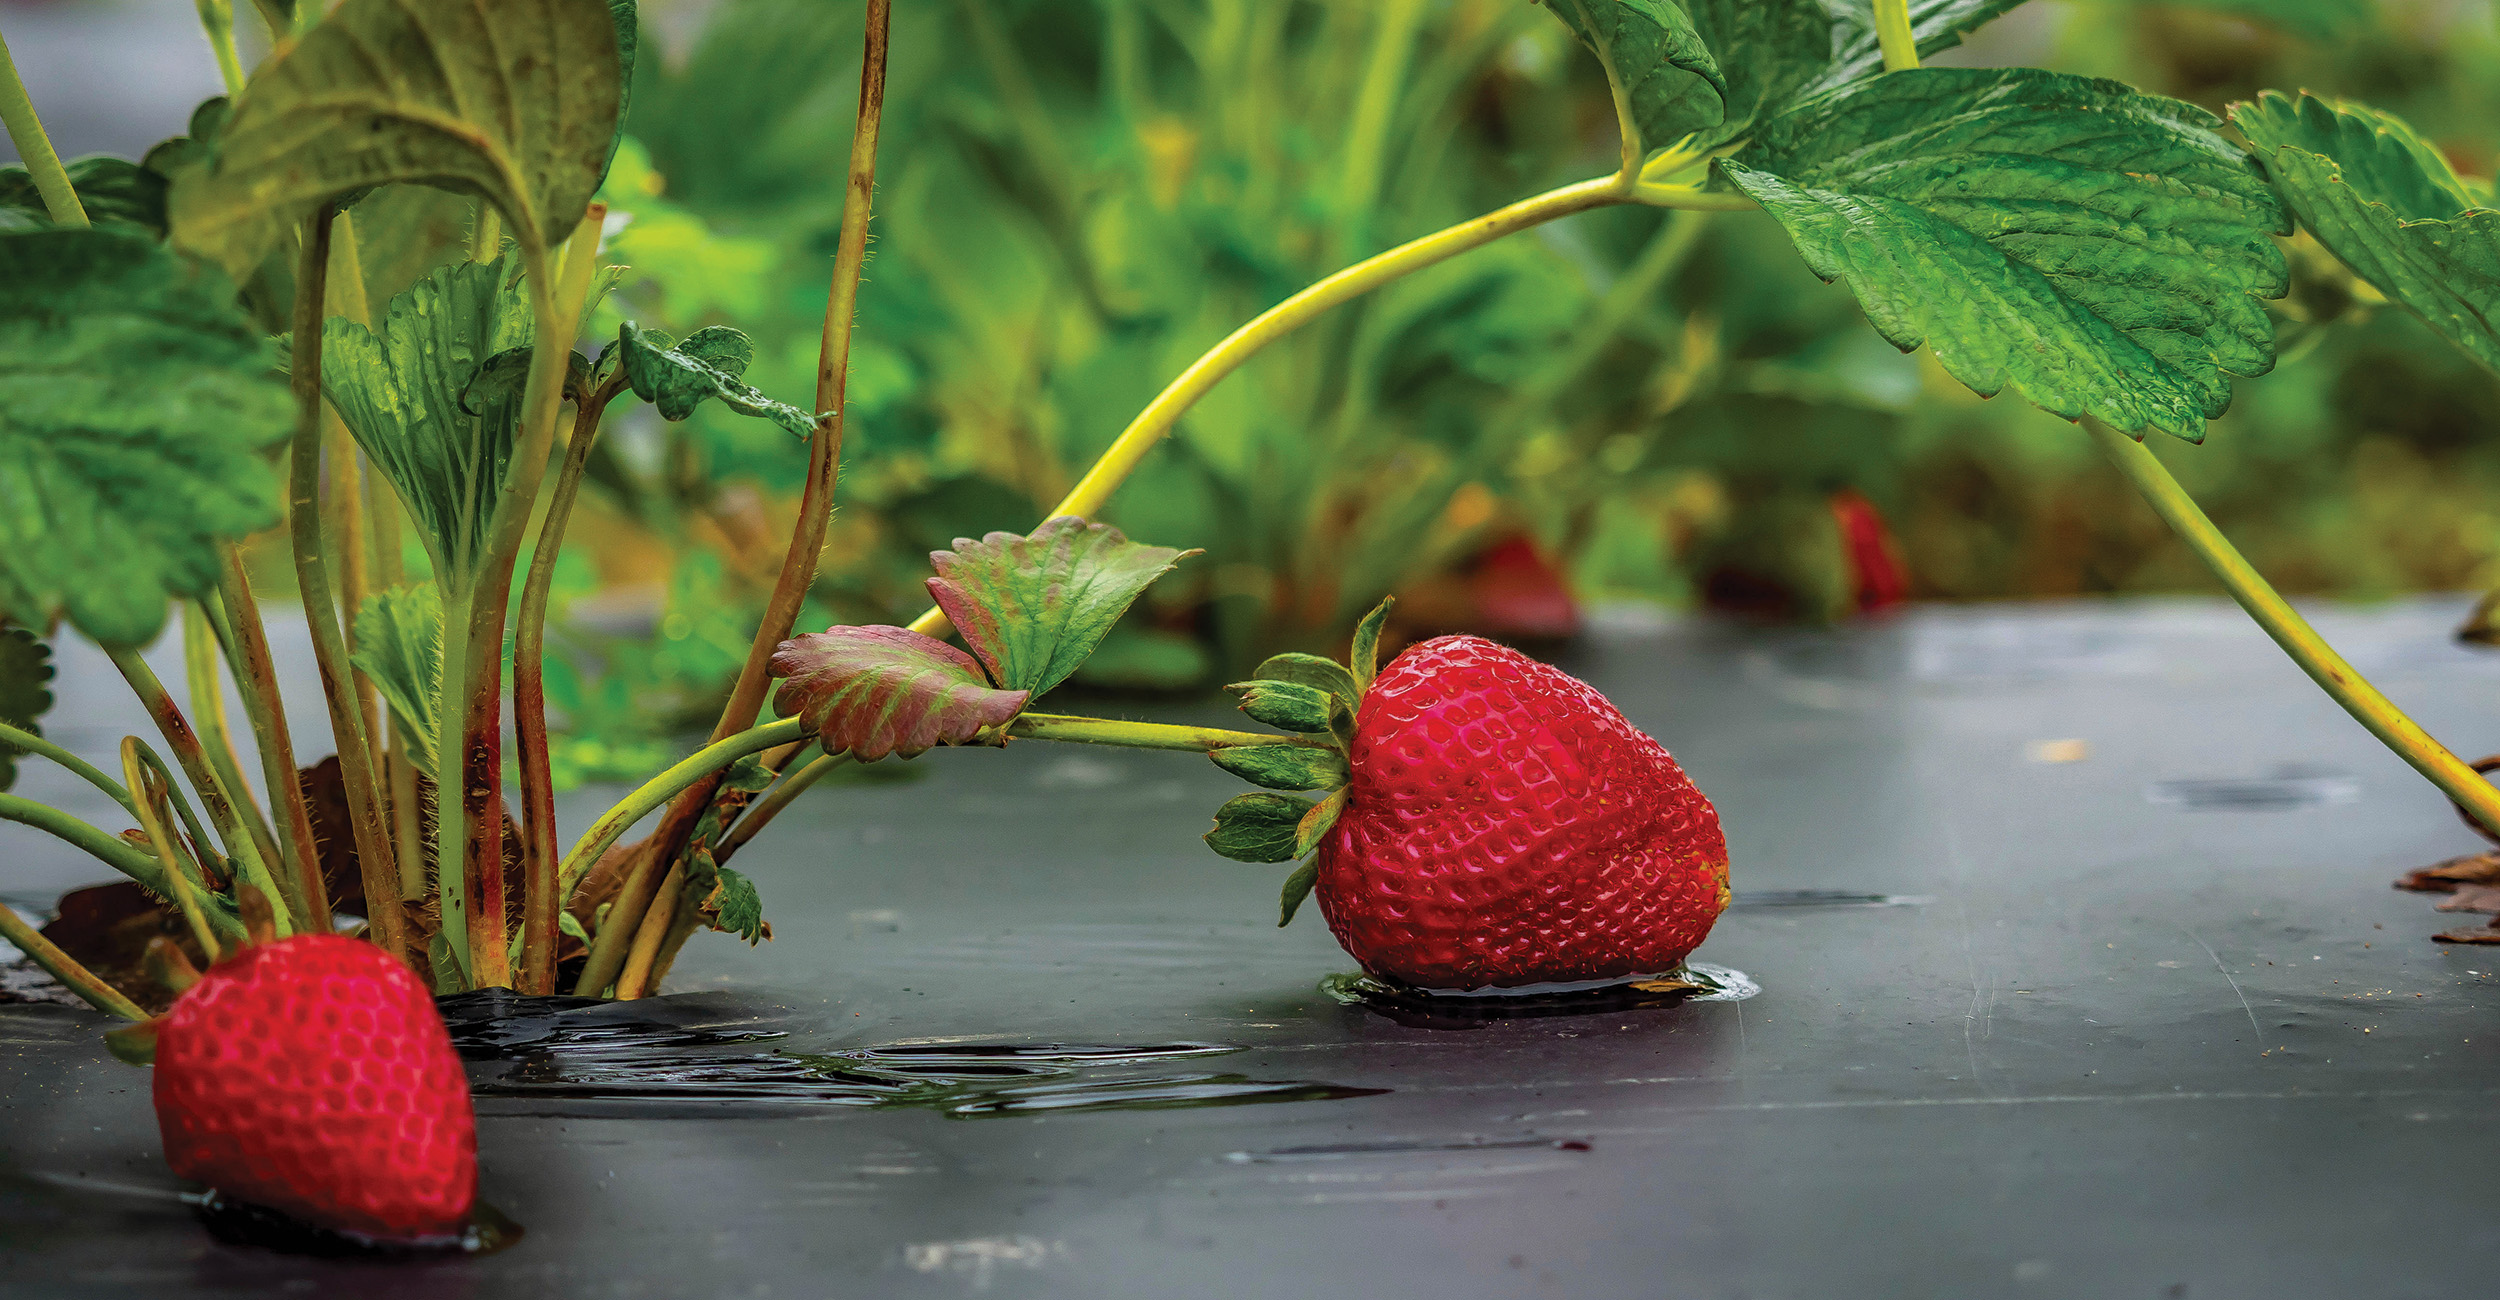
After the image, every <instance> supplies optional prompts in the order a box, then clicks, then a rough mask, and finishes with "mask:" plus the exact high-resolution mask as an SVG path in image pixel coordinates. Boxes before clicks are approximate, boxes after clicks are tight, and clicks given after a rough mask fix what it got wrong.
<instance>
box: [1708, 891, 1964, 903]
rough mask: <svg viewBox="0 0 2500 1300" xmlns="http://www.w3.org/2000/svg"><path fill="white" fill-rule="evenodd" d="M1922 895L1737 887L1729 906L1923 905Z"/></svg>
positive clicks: (1926, 898) (1925, 900)
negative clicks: (1738, 888)
mask: <svg viewBox="0 0 2500 1300" xmlns="http://www.w3.org/2000/svg"><path fill="white" fill-rule="evenodd" d="M1934 901H1935V900H1934V899H1932V898H1929V897H1928V896H1927V895H1925V894H1860V893H1853V892H1851V891H1849V890H1845V889H1740V890H1737V891H1736V897H1735V899H1734V900H1733V901H1731V902H1730V903H1729V904H1728V906H1730V907H1923V906H1925V905H1926V904H1928V903H1931V902H1934Z"/></svg>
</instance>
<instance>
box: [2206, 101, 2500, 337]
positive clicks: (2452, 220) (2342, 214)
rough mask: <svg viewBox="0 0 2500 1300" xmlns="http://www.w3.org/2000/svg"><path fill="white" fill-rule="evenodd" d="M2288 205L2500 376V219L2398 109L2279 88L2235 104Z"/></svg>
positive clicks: (2333, 247) (2356, 267) (2369, 276)
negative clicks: (2282, 91)
mask: <svg viewBox="0 0 2500 1300" xmlns="http://www.w3.org/2000/svg"><path fill="white" fill-rule="evenodd" d="M2231 121H2232V123H2233V124H2234V125H2236V126H2238V127H2239V128H2240V131H2241V132H2242V133H2243V134H2245V135H2246V136H2247V137H2248V138H2249V140H2250V141H2251V142H2253V143H2255V144H2256V146H2257V148H2258V151H2259V156H2260V157H2261V158H2262V159H2263V160H2264V161H2265V164H2266V169H2267V170H2268V171H2269V172H2271V173H2272V174H2273V176H2274V182H2275V186H2276V188H2277V189H2279V190H2280V191H2281V192H2282V195H2283V201H2284V203H2285V204H2287V205H2289V206H2290V208H2291V210H2292V213H2293V215H2294V216H2297V217H2298V218H2300V224H2302V225H2304V226H2306V227H2308V228H2309V231H2310V233H2311V234H2314V235H2316V236H2317V237H2318V242H2319V243H2321V244H2324V245H2326V247H2327V250H2328V251H2329V252H2332V253H2334V254H2335V255H2336V256H2337V257H2339V258H2342V259H2343V260H2344V264H2345V265H2347V266H2349V267H2351V268H2352V269H2353V273H2354V274H2356V275H2358V276H2360V277H2361V278H2362V279H2364V280H2367V281H2369V282H2370V284H2371V285H2373V286H2374V287H2376V288H2377V289H2378V291H2379V292H2380V293H2383V294H2386V295H2387V296H2388V297H2389V298H2390V299H2393V300H2394V301H2396V302H2399V303H2402V304H2404V306H2405V307H2406V308H2407V309H2409V310H2411V311H2412V312H2413V313H2414V314H2415V315H2417V316H2420V317H2421V318H2422V319H2423V320H2424V321H2426V322H2428V323H2429V324H2430V326H2431V328H2432V329H2435V330H2438V331H2439V332H2440V333H2441V334H2442V335H2444V336H2446V337H2447V339H2448V341H2450V342H2452V343H2454V344H2456V345H2457V346H2458V347H2460V348H2463V349H2465V351H2466V353H2467V354H2468V355H2469V356H2472V357H2473V358H2474V359H2475V360H2476V361H2479V362H2481V363H2482V364H2483V365H2484V366H2485V367H2486V368H2488V369H2492V370H2495V371H2500V330H2496V329H2495V327H2494V321H2495V320H2500V211H2493V210H2492V209H2491V207H2489V206H2488V205H2487V204H2486V203H2484V202H2483V201H2482V200H2481V199H2480V198H2479V197H2478V196H2477V195H2476V194H2475V193H2474V191H2473V189H2472V188H2471V187H2470V186H2469V185H2468V184H2467V183H2466V182H2465V181H2464V180H2463V179H2462V178H2460V177H2459V176H2458V175H2457V173H2456V169H2455V168H2453V167H2450V166H2449V165H2448V160H2447V159H2446V158H2443V157H2441V156H2440V154H2439V151H2438V150H2437V149H2434V148H2433V147H2431V145H2430V143H2429V142H2428V141H2425V140H2423V139H2422V138H2421V137H2420V136H2419V135H2417V134H2415V133H2414V131H2413V128H2411V127H2410V126H2407V125H2406V124H2405V123H2404V121H2403V120H2402V119H2400V118H2397V117H2396V116H2395V115H2393V114H2390V113H2382V112H2380V111H2378V110H2377V109H2373V108H2368V107H2365V106H2363V105H2359V104H2338V103H2332V102H2329V101H2327V100H2323V99H2319V98H2317V97H2315V96H2312V95H2306V94H2304V95H2302V96H2300V97H2299V98H2298V99H2293V98H2290V97H2288V96H2284V95H2279V94H2276V93H2275V92H2273V91H2267V92H2266V93H2264V94H2262V95H2260V96H2258V97H2257V99H2256V101H2255V102H2253V103H2247V104H2239V105H2235V106H2234V107H2233V108H2232V110H2231Z"/></svg>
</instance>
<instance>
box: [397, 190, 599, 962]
mask: <svg viewBox="0 0 2500 1300" xmlns="http://www.w3.org/2000/svg"><path fill="white" fill-rule="evenodd" d="M606 217H607V208H606V206H605V205H604V204H599V203H593V204H591V205H590V207H589V209H588V210H587V211H585V212H584V213H583V215H582V219H581V221H580V222H579V223H577V224H576V225H575V226H574V228H573V234H572V237H571V238H570V239H568V240H567V241H566V242H565V246H564V248H563V249H562V251H561V256H562V259H563V260H562V266H561V270H560V271H558V270H557V265H556V263H555V261H554V260H553V258H551V257H550V253H549V250H548V249H546V248H545V247H543V246H541V245H540V244H539V242H538V239H537V235H536V232H534V231H532V230H530V229H528V228H527V227H525V226H523V225H522V224H521V223H518V222H515V223H514V229H515V230H516V231H518V232H519V233H520V234H521V237H522V242H521V258H522V261H523V262H524V263H525V264H526V266H527V268H528V270H527V279H528V283H529V293H530V317H531V320H532V323H533V334H532V338H531V343H530V373H529V386H528V387H527V388H526V389H525V390H524V396H523V400H522V419H521V437H520V441H519V442H518V444H517V445H515V446H514V448H513V452H512V465H511V468H510V469H508V470H506V471H505V472H504V481H503V483H502V485H501V486H500V488H499V489H498V491H497V493H496V496H495V512H494V515H493V516H492V518H491V519H489V521H488V523H487V526H486V546H485V550H484V555H483V557H482V558H481V560H480V561H479V565H478V576H477V583H476V587H475V588H474V589H473V590H472V591H470V592H469V593H468V599H467V601H466V602H465V604H466V605H467V623H466V625H465V626H464V627H459V628H457V629H455V628H454V627H452V626H450V625H446V627H445V629H444V630H445V637H444V651H445V654H446V662H445V668H444V674H445V676H444V681H445V682H446V683H447V684H448V683H449V682H451V681H453V680H455V679H454V678H452V677H451V676H450V666H449V660H448V655H449V652H450V649H451V645H450V643H451V641H452V640H453V639H454V638H455V637H457V638H458V639H460V640H461V641H463V642H464V643H465V644H464V646H463V648H462V652H461V661H462V662H461V667H462V676H461V677H460V678H458V679H456V680H458V681H459V682H460V697H461V724H460V734H459V741H458V743H457V744H456V745H454V744H450V743H449V741H450V739H451V738H450V737H449V735H445V736H444V737H442V738H440V739H439V740H438V741H437V748H439V749H442V750H444V752H445V753H446V754H448V755H449V756H450V757H449V758H448V759H446V760H445V764H444V770H445V772H446V774H447V775H449V774H451V773H452V772H453V767H452V765H453V764H455V763H456V764H457V765H458V766H457V775H456V777H455V779H454V780H452V781H448V782H445V783H443V784H441V785H439V786H438V787H437V795H436V797H437V801H438V802H439V803H440V804H441V805H442V807H443V809H444V811H445V813H446V814H448V812H449V810H450V808H451V807H452V806H453V804H452V800H451V795H450V793H449V792H451V791H455V790H456V791H458V792H459V802H458V807H459V809H460V826H461V831H462V834H461V852H460V856H459V859H458V861H457V862H455V861H453V859H452V856H451V854H450V853H449V852H448V850H447V847H440V848H438V849H437V850H436V852H437V854H438V855H439V861H440V863H441V865H440V867H439V868H438V869H437V874H438V875H439V876H440V877H441V879H442V882H443V935H444V938H445V939H446V940H447V941H450V942H451V944H452V947H453V950H454V951H455V952H460V951H462V950H463V947H464V946H465V951H466V954H467V961H468V973H469V980H470V984H471V986H472V987H477V988H491V987H508V986H510V984H511V983H512V970H511V956H510V949H509V946H508V944H507V939H506V933H505V930H504V921H505V912H506V907H505V899H504V866H503V823H504V803H503V634H504V616H505V613H506V611H507V609H508V607H509V605H510V602H511V597H512V569H513V565H514V563H515V561H517V560H518V559H519V558H520V553H521V543H522V541H523V540H524V539H525V538H526V537H527V536H528V533H529V521H530V513H531V511H532V509H533V508H534V507H535V506H536V505H537V503H538V485H539V482H540V480H542V479H544V478H545V477H546V473H547V455H548V452H549V450H550V449H551V448H552V447H553V446H554V445H555V432H556V419H557V416H558V415H559V414H560V413H561V411H562V409H563V406H564V372H565V369H566V366H567V364H568V358H570V357H571V356H572V353H573V334H574V332H575V330H576V329H577V328H578V327H579V326H580V324H581V308H582V295H583V294H584V293H585V292H586V291H587V290H588V289H589V287H590V268H591V262H592V261H593V259H594V258H595V257H596V256H597V254H598V251H599V227H600V225H601V223H602V222H603V221H604V220H605V219H606ZM551 271H554V272H557V273H556V274H555V275H553V276H551V275H550V272H551ZM444 721H445V723H446V724H448V722H449V718H448V717H446V718H445V720H444ZM445 820H448V817H447V816H446V818H445ZM469 876H475V877H476V879H477V882H478V897H477V899H476V903H477V906H476V908H475V910H474V911H473V912H468V913H467V914H466V915H463V916H461V917H460V922H461V926H460V930H461V931H462V932H460V933H456V932H455V931H454V929H453V925H454V914H455V912H462V911H466V910H467V909H466V908H465V904H466V903H467V902H468V900H467V899H466V898H465V897H462V894H463V893H464V892H465V891H462V890H458V889H455V888H454V885H455V878H458V879H459V880H463V881H464V880H465V879H466V878H467V877H469ZM455 902H457V903H459V904H462V905H463V906H461V907H455V906H454V904H455ZM462 940H465V945H464V944H463V943H462Z"/></svg>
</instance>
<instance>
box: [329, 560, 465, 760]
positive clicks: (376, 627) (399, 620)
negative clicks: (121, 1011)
mask: <svg viewBox="0 0 2500 1300" xmlns="http://www.w3.org/2000/svg"><path fill="white" fill-rule="evenodd" d="M349 660H350V662H352V663H354V664H355V665H356V667H357V669H358V670H359V671H361V672H362V673H364V675H365V676H366V677H368V678H371V679H372V681H373V688H374V690H375V691H376V692H377V693H379V694H380V695H381V697H382V702H383V703H384V704H387V705H389V706H390V710H391V728H392V734H394V735H396V736H397V737H399V739H400V741H401V742H402V743H404V744H406V745H407V746H408V758H409V761H410V762H412V763H414V764H415V765H416V768H417V770H418V771H420V772H432V771H434V770H436V769H435V761H434V742H435V737H436V736H438V735H440V734H441V726H442V724H441V721H440V709H441V700H442V698H443V600H442V594H441V592H440V590H439V589H438V588H436V587H435V585H434V584H433V583H431V582H421V583H416V584H414V585H411V586H404V587H390V588H386V589H384V590H382V591H377V592H375V593H373V594H372V595H370V596H367V597H365V600H364V604H362V605H360V606H358V607H357V609H356V651H355V653H354V654H352V655H350V656H349Z"/></svg>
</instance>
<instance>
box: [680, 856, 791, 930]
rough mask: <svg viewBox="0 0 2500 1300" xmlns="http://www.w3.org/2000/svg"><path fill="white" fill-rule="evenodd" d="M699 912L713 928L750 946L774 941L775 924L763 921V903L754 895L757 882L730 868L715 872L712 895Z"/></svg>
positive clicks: (698, 905) (722, 868)
mask: <svg viewBox="0 0 2500 1300" xmlns="http://www.w3.org/2000/svg"><path fill="white" fill-rule="evenodd" d="M696 909H697V910H698V911H700V912H702V914H703V919H704V921H705V922H706V923H707V924H709V925H710V926H711V927H712V928H713V929H715V930H718V931H721V932H722V933H724V934H734V935H736V936H738V937H739V938H741V939H744V940H746V941H747V946H748V947H753V946H755V945H756V944H759V943H770V942H772V937H773V927H772V923H771V922H769V921H766V920H765V919H764V900H763V898H762V897H761V896H759V895H757V893H756V892H755V882H754V881H752V880H749V879H747V878H746V877H745V876H742V875H740V874H738V873H737V872H735V871H732V870H730V869H729V868H727V867H716V868H714V869H713V880H712V892H711V893H710V894H708V895H705V897H704V899H703V901H702V902H701V903H699V904H697V905H696Z"/></svg>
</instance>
